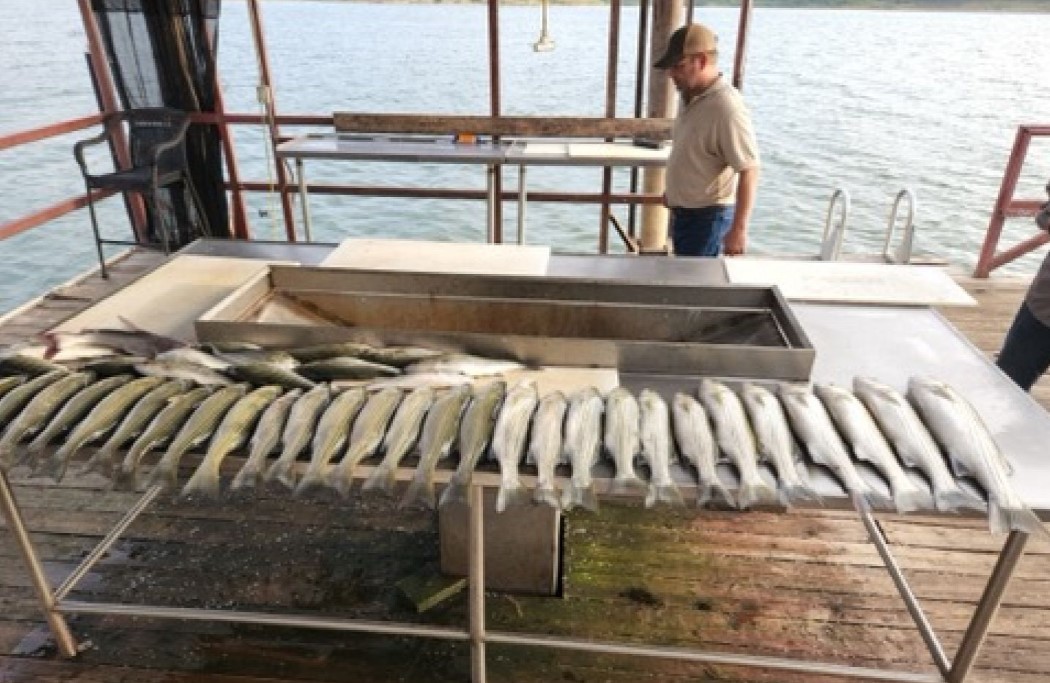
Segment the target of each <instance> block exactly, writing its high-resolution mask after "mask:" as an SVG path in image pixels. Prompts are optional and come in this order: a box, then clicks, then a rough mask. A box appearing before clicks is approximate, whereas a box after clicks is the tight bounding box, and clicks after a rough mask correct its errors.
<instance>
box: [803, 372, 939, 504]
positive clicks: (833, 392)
mask: <svg viewBox="0 0 1050 683" xmlns="http://www.w3.org/2000/svg"><path fill="white" fill-rule="evenodd" d="M816 392H817V396H819V397H820V400H822V401H823V402H824V407H825V408H827V409H828V412H829V413H830V414H831V418H832V420H834V422H835V424H836V425H838V428H839V430H840V432H841V433H842V434H844V435H845V437H846V440H847V441H849V443H850V445H851V446H852V447H853V453H854V455H856V456H857V459H859V460H864V461H865V462H868V463H870V464H871V465H872V466H873V467H874V468H875V469H877V470H878V471H879V473H880V474H882V476H883V477H884V478H885V480H886V483H887V484H889V487H890V492H891V493H892V494H893V502H894V504H895V505H896V507H897V512H899V513H900V514H904V513H906V512H912V511H914V510H919V509H921V508H924V507H927V508H928V507H930V504H931V502H932V501H931V500H930V496H929V494H928V493H927V492H926V491H924V490H923V489H920V488H919V487H918V486H916V484H915V482H913V481H912V480H911V478H909V477H908V473H907V472H905V471H904V468H902V467H901V466H900V463H899V462H897V456H896V455H895V454H894V452H893V449H892V448H890V445H889V444H888V443H887V442H886V437H884V436H883V435H882V432H881V431H879V427H878V425H876V424H875V420H874V419H872V417H871V413H869V412H868V409H867V408H865V407H864V404H863V403H861V402H860V399H858V398H857V397H856V396H854V395H853V392H851V391H850V390H849V389H845V388H843V387H839V386H835V385H833V384H821V385H818V386H817V387H816Z"/></svg>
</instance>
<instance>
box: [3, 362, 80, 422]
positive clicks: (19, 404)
mask: <svg viewBox="0 0 1050 683" xmlns="http://www.w3.org/2000/svg"><path fill="white" fill-rule="evenodd" d="M68 374H69V372H67V371H66V370H64V369H63V370H52V371H51V372H49V373H47V374H44V375H39V376H37V377H34V378H33V379H31V380H29V381H28V382H26V381H23V382H19V383H18V384H17V386H14V387H11V388H10V389H8V390H7V392H6V393H5V394H4V397H3V398H0V425H7V424H10V422H11V420H13V419H14V418H15V416H16V415H18V413H19V412H21V410H22V409H23V408H25V407H26V404H28V403H29V402H30V401H31V400H32V399H33V397H34V396H36V395H37V394H38V393H39V392H40V391H41V390H43V388H44V387H46V386H48V385H50V384H53V383H55V382H57V381H58V380H59V379H60V378H62V377H65V376H66V375H68Z"/></svg>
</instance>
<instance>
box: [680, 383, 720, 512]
mask: <svg viewBox="0 0 1050 683" xmlns="http://www.w3.org/2000/svg"><path fill="white" fill-rule="evenodd" d="M672 413H673V415H674V421H673V426H674V435H675V441H677V443H678V449H679V451H681V453H682V455H683V456H684V457H685V459H686V460H688V461H689V462H691V463H692V464H693V467H695V468H696V474H697V488H696V504H697V505H698V506H703V505H707V504H708V503H709V502H711V501H714V500H716V499H721V500H722V501H723V502H725V503H726V504H728V505H730V506H731V507H736V501H735V500H734V499H733V494H731V493H730V492H729V489H728V488H726V486H725V484H723V483H722V480H721V479H720V478H719V476H718V469H717V467H716V464H717V462H718V452H717V451H718V449H717V448H716V447H715V437H714V435H713V434H712V433H711V425H710V423H709V422H708V421H707V411H706V410H704V407H703V406H702V405H701V404H700V402H699V401H697V400H696V399H695V398H693V397H692V396H690V395H689V394H685V393H682V392H679V393H677V394H675V397H674V402H673V406H672Z"/></svg>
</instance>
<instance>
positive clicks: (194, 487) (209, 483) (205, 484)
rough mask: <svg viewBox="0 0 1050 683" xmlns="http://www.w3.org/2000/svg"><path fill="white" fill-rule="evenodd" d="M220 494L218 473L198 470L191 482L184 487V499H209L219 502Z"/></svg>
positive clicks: (182, 495) (182, 494)
mask: <svg viewBox="0 0 1050 683" xmlns="http://www.w3.org/2000/svg"><path fill="white" fill-rule="evenodd" d="M219 493H220V482H219V476H218V473H217V472H211V471H207V472H206V471H204V469H203V468H197V471H196V472H194V473H193V476H192V477H190V480H189V481H188V482H186V485H185V486H184V487H182V493H181V494H180V495H181V497H183V498H198V497H199V498H207V499H209V500H217V499H218V498H219Z"/></svg>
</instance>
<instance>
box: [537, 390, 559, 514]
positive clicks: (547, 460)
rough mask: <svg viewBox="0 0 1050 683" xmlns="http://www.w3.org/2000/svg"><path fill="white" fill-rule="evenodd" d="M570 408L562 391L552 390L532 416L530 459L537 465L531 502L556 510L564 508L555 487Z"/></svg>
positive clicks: (541, 400)
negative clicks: (564, 430) (564, 429)
mask: <svg viewBox="0 0 1050 683" xmlns="http://www.w3.org/2000/svg"><path fill="white" fill-rule="evenodd" d="M568 407H569V404H568V401H566V400H565V394H563V393H562V392H560V391H552V392H551V393H549V394H547V395H546V396H544V397H543V398H542V399H540V403H539V406H538V407H537V408H536V414H535V415H533V416H532V430H531V434H532V436H531V437H530V439H529V453H528V456H527V459H528V461H529V462H531V463H532V464H534V465H535V466H536V486H535V488H534V489H533V490H532V500H533V502H536V503H546V504H547V505H549V506H551V507H552V508H554V509H555V510H559V509H561V501H560V499H559V497H558V490H557V489H556V488H555V487H554V469H555V467H557V466H558V461H559V460H560V459H561V455H562V450H563V448H562V427H563V425H564V424H565V411H566V410H567V409H568Z"/></svg>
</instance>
